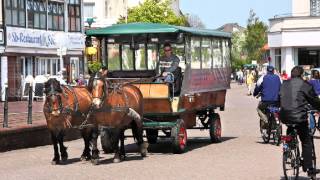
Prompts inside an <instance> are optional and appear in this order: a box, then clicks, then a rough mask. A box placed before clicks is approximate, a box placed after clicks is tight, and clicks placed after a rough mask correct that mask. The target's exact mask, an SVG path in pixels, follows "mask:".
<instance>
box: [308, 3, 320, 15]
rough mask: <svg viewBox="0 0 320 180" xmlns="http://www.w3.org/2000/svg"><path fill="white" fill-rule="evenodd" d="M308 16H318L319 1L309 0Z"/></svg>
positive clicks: (319, 9) (319, 13) (319, 12)
mask: <svg viewBox="0 0 320 180" xmlns="http://www.w3.org/2000/svg"><path fill="white" fill-rule="evenodd" d="M310 15H311V16H320V0H311V1H310Z"/></svg>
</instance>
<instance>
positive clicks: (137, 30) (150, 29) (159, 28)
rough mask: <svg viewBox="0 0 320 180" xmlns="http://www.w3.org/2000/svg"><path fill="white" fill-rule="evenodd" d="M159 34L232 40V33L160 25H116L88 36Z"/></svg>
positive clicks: (89, 32)
mask: <svg viewBox="0 0 320 180" xmlns="http://www.w3.org/2000/svg"><path fill="white" fill-rule="evenodd" d="M158 33H186V34H190V35H195V36H211V37H223V38H231V34H230V33H226V32H222V31H217V30H212V29H198V28H192V27H182V26H174V25H168V24H158V23H140V22H139V23H128V24H115V25H112V26H109V27H104V28H98V29H90V30H87V31H86V35H87V36H107V35H128V34H158Z"/></svg>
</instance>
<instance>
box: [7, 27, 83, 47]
mask: <svg viewBox="0 0 320 180" xmlns="http://www.w3.org/2000/svg"><path fill="white" fill-rule="evenodd" d="M6 34H7V46H17V47H35V48H52V49H56V48H59V47H60V46H61V45H62V44H60V43H61V40H60V39H63V41H66V42H63V44H64V45H66V46H67V47H68V48H69V49H82V48H84V37H83V35H81V34H80V33H64V32H55V31H45V30H37V29H25V28H16V27H7V33H6ZM61 34H62V36H63V37H61Z"/></svg>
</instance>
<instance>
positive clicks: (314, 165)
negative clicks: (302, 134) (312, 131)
mask: <svg viewBox="0 0 320 180" xmlns="http://www.w3.org/2000/svg"><path fill="white" fill-rule="evenodd" d="M313 143H314V141H313V137H312V165H313V168H315V169H317V157H316V152H315V149H314V144H313ZM310 178H311V179H312V180H316V179H317V177H316V174H315V175H313V176H312V177H310Z"/></svg>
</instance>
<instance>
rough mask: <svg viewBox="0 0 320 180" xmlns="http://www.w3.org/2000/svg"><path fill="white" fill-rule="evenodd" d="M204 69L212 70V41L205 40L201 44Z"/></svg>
mask: <svg viewBox="0 0 320 180" xmlns="http://www.w3.org/2000/svg"><path fill="white" fill-rule="evenodd" d="M201 55H202V58H201V59H202V68H203V69H210V68H211V65H212V51H211V40H210V39H209V38H203V39H202V43H201Z"/></svg>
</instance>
